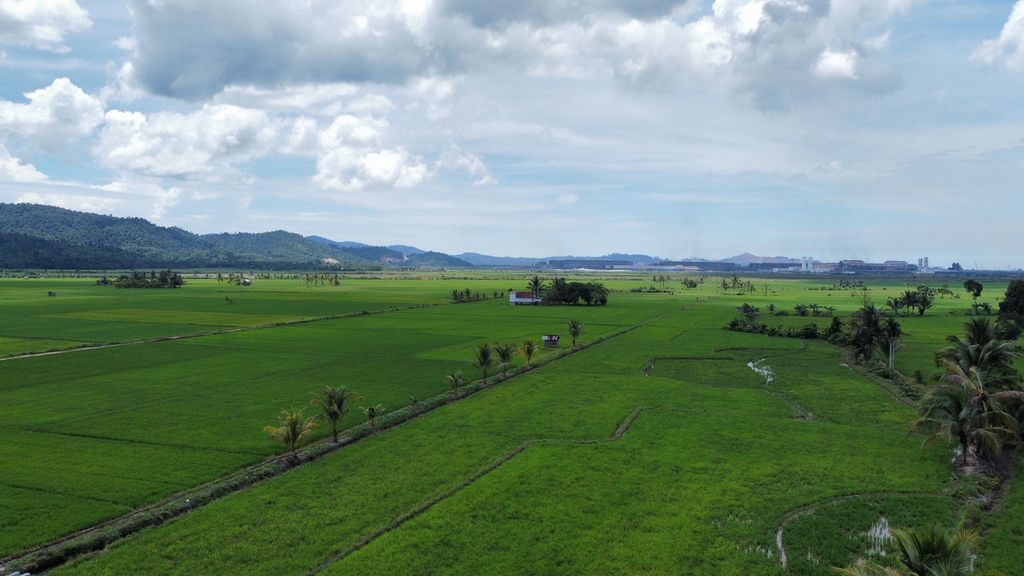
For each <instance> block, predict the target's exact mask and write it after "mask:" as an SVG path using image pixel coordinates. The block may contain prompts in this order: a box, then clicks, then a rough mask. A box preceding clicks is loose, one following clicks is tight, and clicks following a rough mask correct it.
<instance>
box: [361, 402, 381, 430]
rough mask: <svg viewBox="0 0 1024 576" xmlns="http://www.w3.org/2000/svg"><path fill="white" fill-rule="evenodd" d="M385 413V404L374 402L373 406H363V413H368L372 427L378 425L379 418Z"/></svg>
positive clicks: (368, 419)
mask: <svg viewBox="0 0 1024 576" xmlns="http://www.w3.org/2000/svg"><path fill="white" fill-rule="evenodd" d="M383 413H384V405H383V404H374V405H373V406H363V414H366V421H367V422H369V423H370V428H376V427H377V418H380V415H381V414H383Z"/></svg>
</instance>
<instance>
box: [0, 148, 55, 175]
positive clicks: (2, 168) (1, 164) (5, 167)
mask: <svg viewBox="0 0 1024 576" xmlns="http://www.w3.org/2000/svg"><path fill="white" fill-rule="evenodd" d="M0 180H6V181H9V182H42V181H43V180H46V174H43V173H42V172H40V171H39V170H36V167H35V166H33V165H31V164H27V163H25V162H22V161H21V160H19V159H17V158H15V157H14V156H11V153H10V152H9V151H8V150H7V148H6V147H5V146H4V145H3V144H0Z"/></svg>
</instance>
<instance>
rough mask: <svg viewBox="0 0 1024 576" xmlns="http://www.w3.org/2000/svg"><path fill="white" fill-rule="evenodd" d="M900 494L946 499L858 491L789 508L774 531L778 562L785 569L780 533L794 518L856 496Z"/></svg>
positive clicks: (941, 496)
mask: <svg viewBox="0 0 1024 576" xmlns="http://www.w3.org/2000/svg"><path fill="white" fill-rule="evenodd" d="M900 496H917V497H926V498H938V499H948V497H947V496H943V495H942V494H929V493H926V492H892V491H889V492H858V493H854V494H844V495H842V496H835V497H832V498H827V499H825V500H818V501H817V502H812V503H810V504H805V505H804V506H801V507H799V508H794V509H793V510H790V511H789V512H787V513H786V515H785V516H783V517H782V522H780V523H779V529H778V530H777V531H776V532H775V548H776V549H778V551H779V564H780V565H781V566H782V569H783V570H786V562H787V558H786V548H785V546H783V542H782V535H783V531H784V530H785V529H786V526H787V525H788V524H789V523H790V522H792V521H793V520H796V519H797V518H799V517H801V516H806V515H807V514H812V513H814V512H815V511H817V510H818V509H819V508H821V507H823V506H830V505H832V504H839V503H840V502H848V501H850V500H856V499H858V498H872V497H881V498H898V497H900ZM787 573H788V571H787Z"/></svg>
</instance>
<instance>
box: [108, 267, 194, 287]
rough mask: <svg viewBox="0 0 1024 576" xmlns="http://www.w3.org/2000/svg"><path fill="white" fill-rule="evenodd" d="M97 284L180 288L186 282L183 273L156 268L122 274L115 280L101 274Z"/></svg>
mask: <svg viewBox="0 0 1024 576" xmlns="http://www.w3.org/2000/svg"><path fill="white" fill-rule="evenodd" d="M96 284H97V285H99V286H110V285H113V286H115V287H117V288H178V287H179V286H182V285H183V284H185V279H184V278H182V276H181V274H178V273H177V272H173V271H171V270H170V269H167V270H160V271H159V272H157V271H156V270H150V271H149V272H135V271H133V272H131V273H130V274H122V275H120V276H118V277H117V278H116V279H114V280H111V279H110V278H109V277H107V276H101V277H100V278H98V279H97V280H96Z"/></svg>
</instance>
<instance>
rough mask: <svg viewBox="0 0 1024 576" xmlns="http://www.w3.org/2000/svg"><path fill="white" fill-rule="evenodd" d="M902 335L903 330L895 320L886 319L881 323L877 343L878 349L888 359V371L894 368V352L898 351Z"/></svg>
mask: <svg viewBox="0 0 1024 576" xmlns="http://www.w3.org/2000/svg"><path fill="white" fill-rule="evenodd" d="M902 335H903V329H902V328H901V327H900V323H899V322H897V321H896V319H895V318H892V317H888V318H886V319H885V322H883V323H882V337H881V338H880V339H879V341H878V347H879V349H881V350H882V352H884V353H885V355H886V356H887V357H888V358H889V370H892V369H893V368H894V367H895V366H894V365H895V360H896V350H898V349H899V346H900V336H902Z"/></svg>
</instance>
